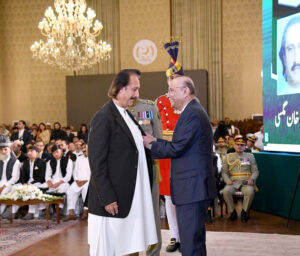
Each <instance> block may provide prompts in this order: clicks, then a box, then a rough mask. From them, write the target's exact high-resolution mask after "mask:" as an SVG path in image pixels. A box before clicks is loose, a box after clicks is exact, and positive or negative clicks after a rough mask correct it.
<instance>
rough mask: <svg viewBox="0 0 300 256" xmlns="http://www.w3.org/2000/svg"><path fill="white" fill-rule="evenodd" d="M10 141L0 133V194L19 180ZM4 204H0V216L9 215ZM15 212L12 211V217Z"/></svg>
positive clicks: (16, 163) (17, 167)
mask: <svg viewBox="0 0 300 256" xmlns="http://www.w3.org/2000/svg"><path fill="white" fill-rule="evenodd" d="M10 146H11V143H10V141H9V139H8V137H6V136H4V135H0V195H4V194H7V193H9V192H10V191H11V190H12V187H13V185H14V184H15V183H16V182H17V181H18V180H19V176H20V166H21V164H20V162H19V160H18V159H17V158H16V157H14V156H13V155H12V154H11V149H10ZM5 208H6V206H5V205H1V206H0V214H2V218H7V219H8V217H9V212H8V210H7V211H5ZM14 216H15V212H13V217H14Z"/></svg>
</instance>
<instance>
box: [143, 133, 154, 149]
mask: <svg viewBox="0 0 300 256" xmlns="http://www.w3.org/2000/svg"><path fill="white" fill-rule="evenodd" d="M156 140H157V139H156V138H155V137H153V136H151V135H150V134H149V133H147V132H146V136H143V141H144V146H145V147H146V148H148V149H151V147H152V146H151V144H152V143H153V142H154V141H156Z"/></svg>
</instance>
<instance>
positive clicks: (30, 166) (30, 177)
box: [28, 160, 35, 183]
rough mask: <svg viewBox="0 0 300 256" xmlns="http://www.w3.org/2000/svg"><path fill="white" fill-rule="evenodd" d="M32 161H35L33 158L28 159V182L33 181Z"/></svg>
mask: <svg viewBox="0 0 300 256" xmlns="http://www.w3.org/2000/svg"><path fill="white" fill-rule="evenodd" d="M34 162H35V160H33V161H30V160H29V181H28V183H31V182H33V181H34V179H33V166H34Z"/></svg>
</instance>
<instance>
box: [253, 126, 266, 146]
mask: <svg viewBox="0 0 300 256" xmlns="http://www.w3.org/2000/svg"><path fill="white" fill-rule="evenodd" d="M254 135H255V137H256V138H257V140H256V142H255V144H254V145H255V147H257V148H259V150H260V151H262V150H264V126H263V125H262V126H261V127H260V129H259V131H258V132H256V133H254Z"/></svg>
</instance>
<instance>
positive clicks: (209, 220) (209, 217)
mask: <svg viewBox="0 0 300 256" xmlns="http://www.w3.org/2000/svg"><path fill="white" fill-rule="evenodd" d="M212 222H213V220H212V215H211V210H208V211H207V215H206V223H212Z"/></svg>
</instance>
